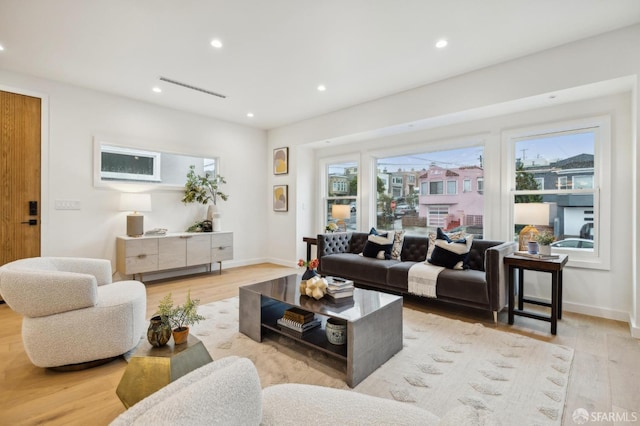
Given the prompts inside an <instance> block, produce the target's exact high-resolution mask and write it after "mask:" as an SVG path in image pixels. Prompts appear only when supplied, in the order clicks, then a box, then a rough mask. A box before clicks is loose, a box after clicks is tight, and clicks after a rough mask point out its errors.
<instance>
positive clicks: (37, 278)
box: [0, 257, 147, 368]
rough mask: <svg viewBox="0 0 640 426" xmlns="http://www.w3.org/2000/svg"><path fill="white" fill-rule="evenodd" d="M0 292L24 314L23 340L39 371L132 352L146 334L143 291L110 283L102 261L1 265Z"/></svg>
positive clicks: (31, 260)
mask: <svg viewBox="0 0 640 426" xmlns="http://www.w3.org/2000/svg"><path fill="white" fill-rule="evenodd" d="M0 294H2V296H3V298H4V300H5V301H6V303H7V305H9V307H10V308H11V309H13V310H14V311H16V312H17V313H19V314H21V315H22V316H23V319H22V341H23V344H24V348H25V351H26V353H27V356H28V357H29V359H30V360H31V362H32V363H33V364H34V365H36V366H38V367H43V368H46V367H61V366H69V365H72V364H82V363H87V362H89V361H97V360H106V359H110V358H113V357H116V356H118V355H122V354H124V353H126V352H128V351H129V350H131V349H133V348H134V347H135V346H136V345H137V344H138V343H139V341H140V338H141V337H142V336H143V334H144V332H145V330H146V323H145V315H146V303H147V299H146V290H145V287H144V284H142V283H140V282H138V281H119V282H112V274H111V262H110V261H108V260H104V259H87V258H69V257H34V258H28V259H20V260H16V261H14V262H11V263H7V264H5V265H3V266H2V267H0Z"/></svg>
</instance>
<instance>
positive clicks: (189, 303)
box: [158, 290, 205, 331]
mask: <svg viewBox="0 0 640 426" xmlns="http://www.w3.org/2000/svg"><path fill="white" fill-rule="evenodd" d="M199 303H200V299H191V290H189V291H188V292H187V300H186V302H185V303H184V305H178V306H175V307H174V306H173V298H172V296H171V293H169V294H167V295H166V296H165V297H163V298H162V300H161V301H160V304H159V305H158V315H160V316H161V317H162V320H163V321H164V322H166V323H168V324H169V326H170V327H171V328H172V329H174V330H176V331H182V330H184V329H185V328H187V327H189V326H190V325H193V324H196V323H198V322H200V321H202V320H203V319H205V318H204V317H203V316H202V315H199V314H198V304H199Z"/></svg>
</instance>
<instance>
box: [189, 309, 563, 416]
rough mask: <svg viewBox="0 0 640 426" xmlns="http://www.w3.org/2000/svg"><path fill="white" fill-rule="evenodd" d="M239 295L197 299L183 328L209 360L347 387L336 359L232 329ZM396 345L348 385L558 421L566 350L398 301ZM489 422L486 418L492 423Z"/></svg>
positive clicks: (274, 378)
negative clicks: (235, 359)
mask: <svg viewBox="0 0 640 426" xmlns="http://www.w3.org/2000/svg"><path fill="white" fill-rule="evenodd" d="M238 303H239V299H238V298H237V297H236V298H231V299H226V300H222V301H219V302H214V303H210V304H207V305H203V306H201V307H200V308H199V309H198V312H199V313H200V314H202V315H204V316H205V318H206V320H204V321H202V322H200V323H199V324H197V325H195V326H193V327H192V331H191V333H192V334H194V335H195V336H197V337H198V338H199V339H200V340H202V342H203V343H204V345H205V347H206V348H207V349H208V350H209V352H210V353H211V356H212V357H213V359H219V358H222V357H225V356H229V355H237V356H243V357H247V358H249V359H251V360H252V361H253V362H254V364H255V365H256V367H257V369H258V372H259V374H260V380H261V383H262V386H263V387H266V386H269V385H272V384H276V383H306V384H315V385H321V386H329V387H334V388H340V389H349V387H348V386H347V385H346V383H345V381H344V379H345V372H344V371H345V368H344V364H341V363H340V362H339V361H337V360H335V359H334V358H332V357H329V356H327V355H325V354H323V353H322V352H320V351H317V350H313V349H311V348H307V347H306V346H304V345H302V344H299V343H296V342H294V341H293V340H292V339H289V338H287V337H284V336H279V335H276V334H270V335H269V336H267V337H265V339H264V340H263V342H262V343H258V342H255V341H253V340H251V339H250V338H248V337H247V336H245V335H243V334H241V333H239V332H238ZM403 329H404V330H403V333H404V345H403V349H402V350H401V351H400V352H399V353H397V354H396V355H395V356H394V357H393V358H391V359H390V360H389V361H387V362H386V363H385V364H384V365H383V366H382V367H380V368H378V369H377V370H376V371H375V372H374V373H373V374H371V375H370V376H369V377H368V378H366V379H365V380H364V381H363V382H361V383H360V384H359V385H357V386H356V387H355V388H354V389H353V391H355V392H360V393H363V394H369V395H375V396H379V397H382V398H390V399H395V400H398V401H402V402H404V403H407V404H412V405H416V406H419V407H421V408H424V409H426V410H428V411H430V412H432V413H434V414H435V415H437V416H440V417H442V416H444V415H445V414H446V413H448V412H450V410H452V409H454V408H456V407H459V406H460V405H467V406H471V407H473V408H475V409H477V410H480V412H482V413H484V414H486V416H485V417H487V416H488V418H491V419H493V420H494V421H495V422H497V423H502V424H504V425H509V424H522V425H525V424H527V425H545V424H549V425H557V424H561V422H562V413H563V409H564V403H565V397H566V392H567V384H568V381H569V373H570V370H571V363H572V361H573V349H571V348H568V347H564V346H559V345H555V344H551V343H547V342H542V341H538V340H535V339H532V338H529V337H526V336H520V335H517V334H513V333H507V332H503V331H498V330H493V329H491V328H488V327H484V326H483V325H481V324H471V323H466V322H463V321H459V320H452V319H449V318H445V317H442V316H438V315H434V314H426V313H422V312H418V311H415V310H412V309H408V308H403ZM494 421H492V422H491V423H495V422H494Z"/></svg>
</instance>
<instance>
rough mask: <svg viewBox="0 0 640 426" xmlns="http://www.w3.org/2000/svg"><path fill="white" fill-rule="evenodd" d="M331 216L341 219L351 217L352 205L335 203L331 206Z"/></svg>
mask: <svg viewBox="0 0 640 426" xmlns="http://www.w3.org/2000/svg"><path fill="white" fill-rule="evenodd" d="M331 217H332V218H334V219H340V220H344V219H349V218H350V217H351V207H350V206H348V205H346V204H334V205H332V206H331Z"/></svg>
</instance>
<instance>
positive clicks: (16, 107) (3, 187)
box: [0, 91, 41, 265]
mask: <svg viewBox="0 0 640 426" xmlns="http://www.w3.org/2000/svg"><path fill="white" fill-rule="evenodd" d="M40 109H41V102H40V99H39V98H34V97H31V96H25V95H19V94H15V93H9V92H3V91H0V265H4V264H5V263H8V262H11V261H13V260H16V259H22V258H25V257H34V256H40V209H41V206H40V128H41V114H40Z"/></svg>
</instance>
